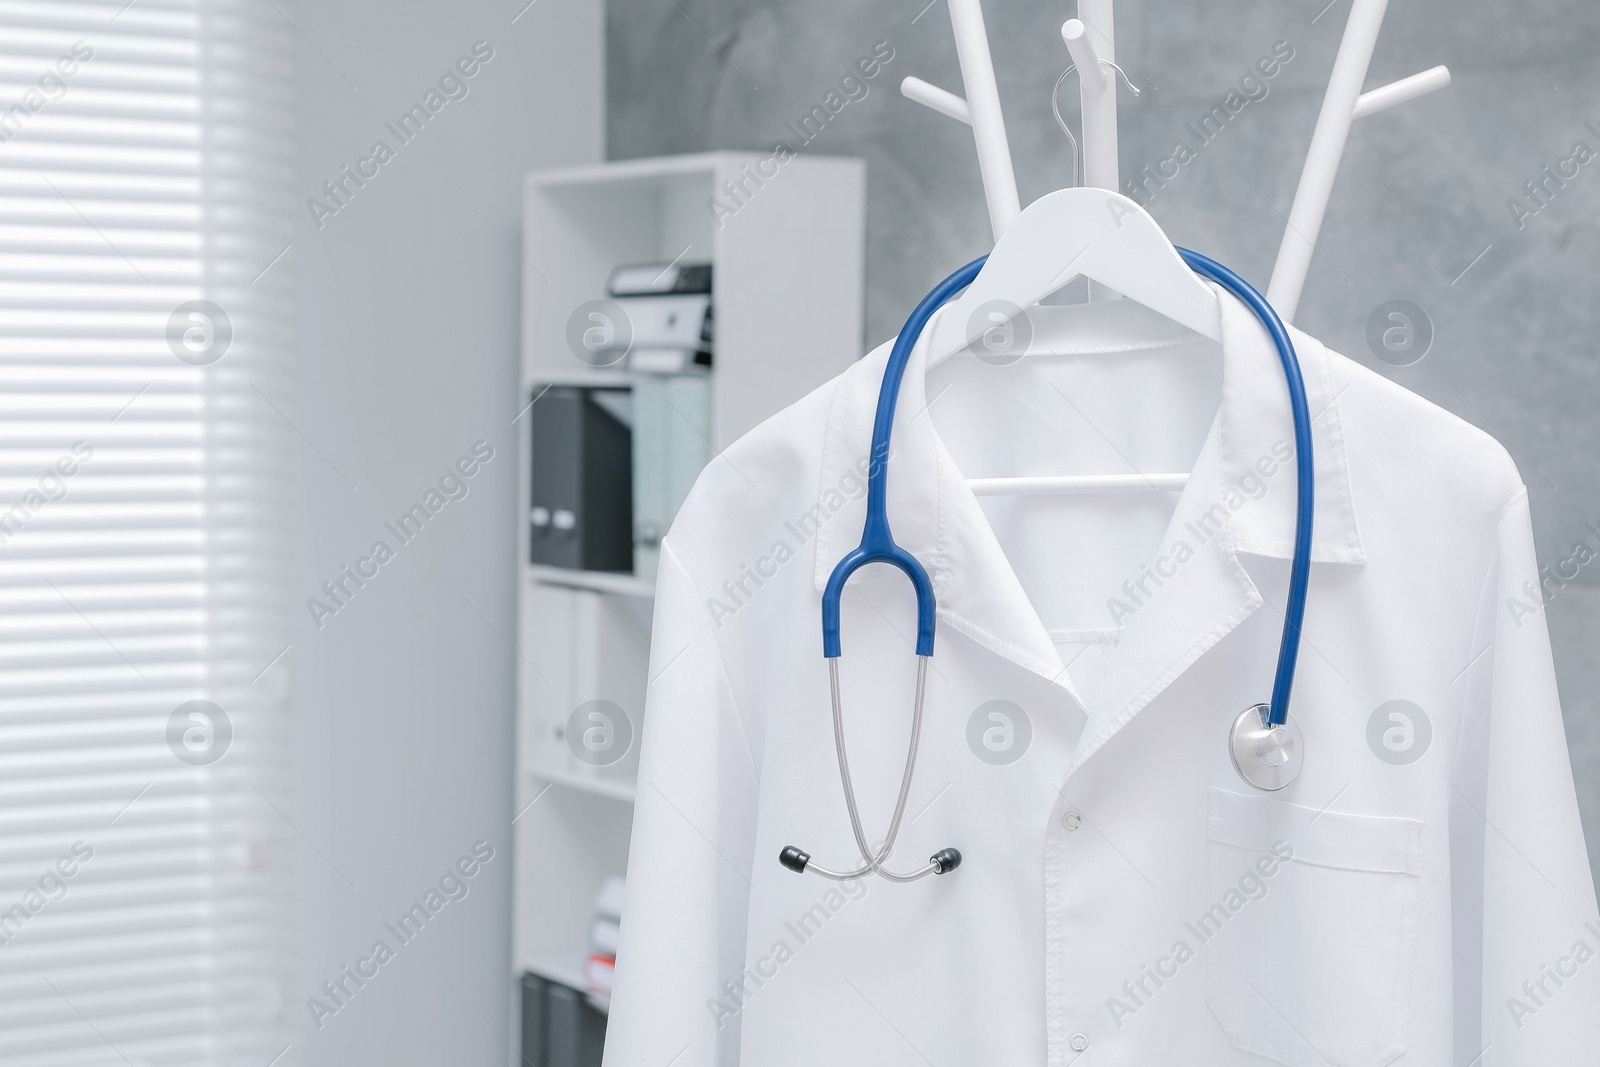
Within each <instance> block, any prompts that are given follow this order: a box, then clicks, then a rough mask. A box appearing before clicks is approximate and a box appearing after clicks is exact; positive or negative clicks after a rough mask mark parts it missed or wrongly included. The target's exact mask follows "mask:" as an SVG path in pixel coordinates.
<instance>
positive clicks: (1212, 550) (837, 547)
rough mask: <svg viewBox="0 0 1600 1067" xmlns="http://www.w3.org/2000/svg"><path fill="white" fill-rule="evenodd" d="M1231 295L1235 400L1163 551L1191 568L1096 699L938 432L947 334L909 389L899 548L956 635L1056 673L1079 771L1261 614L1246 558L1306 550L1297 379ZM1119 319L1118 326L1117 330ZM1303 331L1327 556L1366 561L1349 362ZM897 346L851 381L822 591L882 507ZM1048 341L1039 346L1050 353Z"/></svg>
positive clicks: (896, 448)
mask: <svg viewBox="0 0 1600 1067" xmlns="http://www.w3.org/2000/svg"><path fill="white" fill-rule="evenodd" d="M1218 293H1219V297H1220V299H1221V309H1222V332H1223V342H1222V353H1223V375H1222V378H1223V382H1222V403H1221V405H1220V408H1219V410H1218V412H1217V416H1216V418H1215V420H1214V422H1213V424H1212V427H1211V431H1210V433H1209V434H1208V435H1207V438H1206V441H1205V444H1204V446H1203V447H1202V449H1201V452H1200V455H1199V457H1198V459H1197V460H1196V464H1195V468H1194V471H1193V473H1192V475H1191V477H1190V480H1189V484H1188V486H1187V487H1186V488H1185V489H1184V491H1183V493H1182V495H1181V496H1180V498H1179V501H1178V506H1177V508H1176V510H1175V511H1174V514H1173V517H1172V520H1171V522H1170V524H1169V527H1168V530H1167V532H1166V534H1165V536H1164V537H1163V541H1162V549H1161V552H1160V553H1158V555H1157V557H1156V559H1157V560H1159V559H1162V558H1163V557H1171V556H1173V555H1174V554H1176V553H1179V552H1180V551H1181V552H1182V553H1183V554H1184V555H1185V557H1186V561H1185V563H1184V565H1183V566H1181V567H1178V568H1175V570H1176V573H1175V574H1174V575H1173V576H1172V577H1171V578H1170V579H1166V580H1165V581H1164V584H1162V585H1160V586H1159V587H1151V586H1147V590H1149V591H1150V593H1151V595H1149V596H1141V597H1140V598H1139V602H1138V603H1137V604H1136V605H1131V606H1132V607H1134V609H1135V610H1133V611H1132V613H1131V614H1130V615H1128V616H1126V617H1124V618H1123V619H1121V620H1120V621H1121V632H1120V634H1119V637H1118V647H1117V650H1116V652H1115V654H1114V656H1113V658H1112V661H1111V664H1110V667H1109V668H1108V671H1107V674H1106V677H1105V679H1104V681H1103V682H1102V684H1101V686H1100V687H1099V689H1098V691H1097V692H1096V694H1095V696H1094V699H1093V702H1092V705H1091V704H1090V703H1086V702H1085V701H1084V699H1083V697H1082V696H1081V695H1080V694H1079V692H1078V690H1077V689H1076V688H1075V686H1074V685H1073V682H1072V679H1071V677H1070V675H1069V674H1068V672H1067V669H1066V667H1065V666H1064V664H1063V662H1062V660H1061V657H1060V655H1059V653H1058V652H1057V650H1056V647H1055V645H1054V644H1053V643H1052V642H1051V639H1050V635H1049V633H1048V632H1047V631H1046V630H1045V628H1044V625H1043V624H1042V623H1041V622H1040V620H1039V618H1038V615H1037V613H1036V612H1035V611H1034V609H1033V606H1032V604H1031V603H1030V602H1029V601H1028V597H1027V594H1026V593H1025V591H1024V590H1023V588H1022V586H1021V583H1020V582H1019V581H1018V579H1017V577H1016V574H1015V572H1014V571H1013V570H1012V568H1011V565H1010V563H1009V562H1008V561H1007V559H1006V557H1005V553H1004V552H1003V551H1002V550H1001V547H1000V545H999V543H998V542H997V541H996V539H995V536H994V533H993V530H992V529H991V527H990V525H989V523H988V521H987V519H986V518H985V516H984V514H983V511H982V509H981V508H980V506H979V504H978V501H977V498H976V497H974V496H973V494H972V492H971V490H969V489H968V488H967V484H966V480H965V477H964V476H963V475H962V473H961V471H960V470H959V469H958V468H957V467H956V465H955V463H954V461H953V460H952V459H951V457H950V456H949V454H948V453H947V452H946V451H945V449H944V446H943V444H942V442H941V441H940V440H939V436H938V433H937V432H936V431H935V429H934V427H933V424H932V420H931V419H930V417H929V413H928V399H927V394H926V372H927V366H926V357H927V338H928V337H929V335H931V334H932V333H933V330H932V329H931V328H930V329H927V330H925V331H924V334H923V341H922V342H921V343H919V344H918V345H917V346H916V348H915V349H914V350H913V352H912V356H911V360H910V362H909V364H908V365H907V368H906V373H905V377H904V379H903V381H902V383H901V391H900V399H899V405H898V413H897V415H896V419H895V425H894V430H893V433H892V435H891V439H890V449H891V458H890V461H889V472H888V473H889V490H888V507H889V518H890V522H891V525H892V527H893V529H894V535H895V539H896V540H897V541H898V542H899V544H900V545H901V546H902V547H904V548H906V549H907V550H908V551H910V552H911V553H913V554H914V555H915V556H916V557H917V558H918V559H919V560H921V561H922V563H923V565H924V566H925V567H926V568H927V570H928V573H929V576H930V577H931V579H932V581H933V587H934V591H935V595H936V596H937V598H938V607H939V622H940V625H941V626H942V627H943V626H947V627H949V628H950V629H952V630H955V631H958V632H960V633H962V634H965V635H966V636H967V637H969V638H971V639H973V640H974V641H976V642H978V643H979V644H980V645H982V646H984V647H986V648H988V649H990V650H991V651H993V652H995V653H996V654H998V655H1000V656H1002V657H1004V658H1006V659H1007V660H1010V661H1011V662H1013V663H1016V664H1018V665H1019V666H1021V667H1023V668H1025V669H1027V670H1029V671H1032V672H1033V673H1035V674H1038V675H1040V676H1042V677H1044V678H1046V679H1047V680H1050V681H1051V682H1053V683H1054V684H1056V685H1058V686H1060V687H1061V688H1062V689H1064V690H1065V691H1066V692H1067V693H1069V694H1070V695H1071V696H1072V697H1073V699H1074V700H1076V701H1077V702H1078V704H1079V705H1080V706H1081V707H1083V709H1084V711H1085V712H1086V713H1087V715H1088V723H1087V726H1086V728H1085V729H1084V731H1083V735H1082V741H1081V742H1080V745H1079V749H1078V752H1077V755H1076V757H1075V760H1074V767H1076V766H1077V765H1079V764H1081V763H1082V762H1083V761H1084V760H1085V759H1087V758H1088V757H1089V756H1090V755H1091V754H1092V753H1093V752H1094V751H1095V750H1096V749H1097V748H1098V747H1099V746H1100V745H1102V744H1104V742H1105V741H1106V740H1108V739H1109V738H1110V737H1111V736H1112V735H1113V734H1114V733H1115V732H1116V731H1117V730H1118V729H1120V728H1121V726H1122V725H1123V724H1125V723H1126V722H1127V721H1128V720H1129V719H1131V718H1132V717H1133V715H1134V714H1136V713H1137V712H1138V711H1139V709H1141V708H1142V707H1144V706H1145V705H1146V704H1147V703H1149V701H1150V700H1152V699H1154V697H1155V696H1156V695H1157V694H1158V693H1160V691H1161V690H1162V689H1164V688H1165V687H1166V686H1167V685H1169V684H1171V682H1172V681H1173V680H1174V679H1176V678H1177V677H1178V676H1179V675H1180V674H1182V672H1183V671H1184V670H1186V669H1187V668H1188V666H1189V665H1190V664H1192V663H1193V662H1194V661H1195V660H1196V659H1198V658H1199V657H1200V656H1201V655H1202V654H1204V653H1205V651H1207V650H1208V649H1209V648H1211V647H1212V646H1213V645H1215V644H1216V643H1217V642H1218V641H1220V640H1221V639H1222V638H1223V637H1224V636H1225V635H1226V634H1227V633H1228V632H1229V631H1231V630H1232V629H1233V628H1234V627H1236V626H1237V625H1239V623H1240V622H1242V621H1243V620H1244V619H1245V618H1247V617H1248V616H1249V615H1250V614H1251V612H1253V611H1254V610H1255V609H1256V608H1257V607H1259V606H1260V605H1261V603H1262V599H1261V595H1260V593H1259V592H1258V591H1257V589H1256V587H1255V584H1254V583H1253V582H1252V581H1251V579H1250V577H1249V575H1248V573H1246V571H1245V569H1244V567H1243V565H1242V564H1241V563H1240V561H1239V559H1238V554H1239V553H1250V554H1253V555H1259V556H1267V557H1272V558H1278V559H1290V558H1292V556H1293V552H1294V522H1295V494H1294V491H1293V489H1294V486H1293V476H1294V475H1293V462H1292V448H1293V443H1294V428H1293V422H1292V419H1291V414H1290V410H1289V398H1288V389H1287V386H1286V385H1285V382H1284V377H1283V371H1282V368H1281V366H1280V364H1279V361H1278V355H1277V350H1276V348H1275V347H1274V346H1273V344H1272V340H1271V338H1270V336H1269V335H1268V334H1267V332H1266V330H1265V329H1264V328H1263V327H1262V326H1261V324H1260V323H1259V322H1257V320H1256V318H1255V316H1254V315H1253V314H1252V313H1251V312H1250V310H1249V309H1248V308H1247V307H1245V306H1244V305H1243V304H1242V303H1240V302H1239V301H1238V300H1237V299H1236V298H1234V297H1233V296H1232V295H1231V294H1228V293H1226V292H1225V291H1223V290H1220V289H1218ZM1118 303H1121V302H1118ZM1142 311H1143V309H1137V312H1142ZM1137 312H1135V313H1137ZM1126 314H1128V310H1127V309H1126V308H1118V307H1116V306H1115V305H1090V306H1088V307H1086V308H1084V309H1082V314H1081V318H1080V317H1077V316H1075V318H1074V322H1075V323H1080V322H1081V325H1082V327H1083V333H1084V346H1083V347H1081V348H1079V347H1078V345H1077V344H1076V342H1075V341H1074V343H1072V344H1071V345H1070V347H1071V348H1072V349H1074V350H1079V351H1088V350H1093V349H1092V347H1091V346H1093V345H1094V344H1096V343H1097V342H1096V338H1097V335H1098V336H1100V337H1104V336H1116V335H1117V333H1116V329H1115V327H1114V322H1115V320H1116V319H1117V318H1118V317H1119V316H1124V315H1126ZM1107 323H1113V326H1112V328H1111V329H1109V330H1107V329H1106V325H1107ZM1291 332H1292V336H1293V340H1294V344H1295V349H1296V353H1297V355H1298V356H1299V359H1300V365H1301V372H1302V375H1303V376H1304V378H1305V383H1306V394H1307V400H1308V403H1309V406H1310V409H1311V414H1312V417H1313V435H1314V442H1315V446H1316V447H1315V465H1316V522H1315V525H1314V529H1313V538H1312V558H1313V560H1315V561H1318V562H1324V563H1361V562H1364V561H1365V558H1366V557H1365V550H1364V548H1363V546H1362V543H1361V536H1360V531H1359V529H1358V527H1357V524H1356V511H1355V506H1354V502H1353V500H1352V496H1351V488H1350V474H1349V464H1348V462H1347V459H1346V455H1345V447H1344V435H1343V433H1342V430H1341V427H1340V419H1339V408H1338V389H1337V387H1336V385H1335V382H1334V376H1333V363H1332V360H1331V358H1330V356H1329V353H1328V352H1327V350H1326V349H1325V348H1324V347H1323V346H1322V345H1321V344H1320V343H1318V342H1317V341H1316V340H1315V339H1313V338H1311V337H1308V336H1307V335H1305V334H1303V333H1300V332H1298V331H1291ZM891 344H892V343H885V344H884V345H881V346H880V347H879V348H877V349H875V350H874V351H873V352H872V353H871V354H869V355H868V356H867V357H866V358H865V359H863V360H861V361H860V362H859V363H857V364H856V365H855V366H854V367H853V368H851V370H850V371H848V372H846V373H845V374H844V375H843V376H841V378H840V379H839V382H838V387H837V390H836V392H835V394H834V397H833V404H832V408H831V411H830V414H829V421H828V427H827V431H826V440H825V442H824V448H823V462H822V480H821V485H820V488H819V500H818V515H819V517H820V518H821V519H822V520H823V521H821V522H820V524H819V530H818V535H817V538H816V542H815V543H816V549H817V556H816V569H815V580H816V586H817V588H818V589H819V590H820V589H822V588H823V587H824V586H825V585H826V583H827V580H828V576H829V574H830V573H831V572H832V570H833V568H834V566H835V564H837V562H838V561H839V560H840V559H841V558H842V557H843V556H844V555H845V554H846V553H847V552H849V551H850V550H851V549H853V548H854V547H855V546H856V545H857V544H858V543H859V541H860V537H861V528H862V524H863V522H864V520H865V514H866V503H865V499H864V494H861V493H859V492H857V491H855V489H856V487H857V486H858V485H864V482H865V471H866V454H867V449H868V446H869V442H870V441H871V437H872V421H873V415H874V411H875V407H876V403H877V396H878V390H879V387H880V385H881V383H882V381H883V371H884V367H885V365H886V363H887V361H888V356H889V350H890V348H891ZM1040 347H1041V342H1040V340H1038V339H1036V341H1035V343H1034V348H1035V349H1038V348H1040ZM1064 347H1068V346H1064V345H1062V344H1061V343H1060V339H1056V340H1055V341H1054V342H1053V347H1052V348H1051V350H1052V351H1061V350H1062V349H1063V348H1064ZM957 358H963V357H957ZM1264 457H1265V458H1266V459H1271V460H1277V462H1278V466H1279V467H1280V468H1282V469H1281V470H1280V471H1279V472H1278V474H1277V475H1276V476H1275V477H1273V478H1272V479H1270V484H1271V487H1270V489H1269V490H1268V491H1267V492H1266V493H1265V495H1263V496H1261V497H1260V499H1259V500H1248V505H1247V506H1239V503H1238V502H1239V500H1240V493H1241V486H1243V487H1244V490H1243V492H1244V497H1245V498H1246V499H1248V497H1249V495H1250V490H1251V489H1252V488H1253V487H1254V485H1255V482H1254V479H1256V478H1259V477H1260V475H1261V471H1260V468H1259V467H1258V464H1261V463H1262V462H1263V461H1264ZM1286 457H1288V458H1286ZM1268 466H1271V464H1270V463H1269V464H1268ZM1230 505H1232V506H1230ZM1180 543H1181V544H1182V545H1183V546H1184V548H1183V549H1180V548H1179V545H1180ZM1191 556H1192V558H1189V557H1191ZM865 573H866V572H862V574H863V576H864V575H865ZM856 580H860V579H859V578H858V579H856ZM908 642H909V637H908ZM1264 669H1265V672H1266V673H1265V676H1264V680H1263V685H1264V686H1266V687H1268V688H1270V682H1271V665H1270V664H1268V665H1266V667H1265V668H1264ZM1262 699H1263V700H1265V699H1266V697H1265V695H1263V697H1262Z"/></svg>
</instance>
